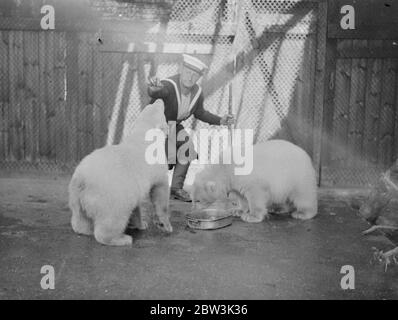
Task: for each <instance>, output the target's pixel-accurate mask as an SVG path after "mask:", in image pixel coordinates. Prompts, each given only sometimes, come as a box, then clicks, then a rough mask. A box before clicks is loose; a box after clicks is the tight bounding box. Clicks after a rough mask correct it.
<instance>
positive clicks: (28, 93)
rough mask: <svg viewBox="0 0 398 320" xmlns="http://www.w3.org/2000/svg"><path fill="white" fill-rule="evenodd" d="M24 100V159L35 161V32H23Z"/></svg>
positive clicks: (36, 41)
mask: <svg viewBox="0 0 398 320" xmlns="http://www.w3.org/2000/svg"><path fill="white" fill-rule="evenodd" d="M24 43H25V45H24V67H25V69H24V73H25V79H26V90H25V100H24V103H23V106H24V108H25V111H26V112H25V130H24V140H25V147H26V148H25V159H26V160H27V161H35V160H36V158H37V156H38V145H37V140H38V138H39V137H38V122H37V120H38V118H37V117H36V114H37V112H38V110H37V106H38V95H39V88H38V85H39V69H38V66H39V56H38V54H39V46H38V45H39V36H38V33H37V32H33V31H25V32H24Z"/></svg>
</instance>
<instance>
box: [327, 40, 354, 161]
mask: <svg viewBox="0 0 398 320" xmlns="http://www.w3.org/2000/svg"><path fill="white" fill-rule="evenodd" d="M348 48H352V40H340V41H338V42H337V50H338V51H339V50H343V49H348ZM335 79H336V80H335V109H334V115H333V145H332V157H331V159H332V161H333V166H340V165H345V161H346V159H347V135H348V118H349V104H350V90H351V59H337V62H336V77H335Z"/></svg>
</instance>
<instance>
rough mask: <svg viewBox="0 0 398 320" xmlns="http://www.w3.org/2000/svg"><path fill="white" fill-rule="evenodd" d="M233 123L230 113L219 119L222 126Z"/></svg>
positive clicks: (233, 119)
mask: <svg viewBox="0 0 398 320" xmlns="http://www.w3.org/2000/svg"><path fill="white" fill-rule="evenodd" d="M234 123H235V118H234V116H233V115H232V114H226V115H224V116H223V117H222V118H221V120H220V124H221V125H222V126H231V125H233V124H234Z"/></svg>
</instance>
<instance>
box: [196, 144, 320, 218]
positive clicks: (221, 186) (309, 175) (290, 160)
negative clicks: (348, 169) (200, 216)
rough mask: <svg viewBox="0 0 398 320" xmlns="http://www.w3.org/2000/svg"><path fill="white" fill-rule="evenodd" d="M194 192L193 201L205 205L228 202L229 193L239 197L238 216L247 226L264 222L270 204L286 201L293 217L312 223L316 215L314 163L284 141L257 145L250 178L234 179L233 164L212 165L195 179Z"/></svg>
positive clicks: (300, 150) (298, 149)
mask: <svg viewBox="0 0 398 320" xmlns="http://www.w3.org/2000/svg"><path fill="white" fill-rule="evenodd" d="M229 152H230V151H229ZM220 159H221V157H220ZM192 190H193V191H192V198H193V201H195V200H199V201H200V202H202V203H204V204H209V203H212V202H214V201H215V200H217V199H225V198H226V197H227V196H228V195H229V194H230V193H232V194H234V195H236V196H237V198H238V201H239V205H240V208H239V209H238V210H236V212H235V213H237V214H238V215H240V216H241V218H242V220H243V221H246V222H261V221H262V220H263V219H264V217H268V211H267V208H268V207H269V206H270V205H271V204H283V203H286V201H290V202H292V203H293V205H294V206H295V208H296V211H294V212H293V213H292V216H293V217H294V218H296V219H302V220H305V219H311V218H313V217H314V216H315V215H316V214H317V206H318V204H317V202H318V201H317V186H316V176H315V170H314V168H313V166H312V162H311V159H310V157H309V156H308V154H307V153H306V152H305V151H304V150H303V149H301V148H299V147H298V146H296V145H294V144H292V143H290V142H288V141H284V140H270V141H267V142H264V143H260V144H257V145H254V146H253V171H252V172H251V173H250V174H249V175H234V165H231V164H213V165H209V166H208V167H207V168H205V169H204V170H203V171H201V172H199V173H198V174H197V175H196V177H195V181H194V184H193V188H192Z"/></svg>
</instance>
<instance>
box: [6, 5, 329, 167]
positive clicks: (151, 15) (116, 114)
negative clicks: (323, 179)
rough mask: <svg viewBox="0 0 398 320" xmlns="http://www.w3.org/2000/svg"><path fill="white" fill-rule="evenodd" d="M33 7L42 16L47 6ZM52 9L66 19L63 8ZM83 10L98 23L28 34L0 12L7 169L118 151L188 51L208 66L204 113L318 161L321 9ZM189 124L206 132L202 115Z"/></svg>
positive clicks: (13, 14)
mask: <svg viewBox="0 0 398 320" xmlns="http://www.w3.org/2000/svg"><path fill="white" fill-rule="evenodd" d="M10 1H11V0H10ZM31 3H32V8H31V11H30V14H31V17H40V10H39V9H40V7H39V8H38V6H40V5H42V4H44V3H49V1H42V2H40V1H38V2H31ZM38 3H39V5H38ZM50 3H52V4H54V6H55V12H56V13H57V10H58V9H57V8H58V7H57V5H58V4H59V3H61V2H60V1H58V2H57V1H56V0H54V1H52V2H50ZM82 3H83V4H84V8H85V9H84V10H83V9H81V10H80V9H79V10H78V9H75V10H74V11H73V10H72V9H70V10H72V11H73V12H76V11H81V12H84V14H87V15H88V16H89V17H90V19H84V20H82V19H81V16H82V13H80V14H76V15H73V17H74V19H69V20H70V21H66V20H68V19H67V18H68V17H69V16H68V14H69V15H70V13H68V14H66V13H65V15H64V16H63V18H62V21H63V22H59V21H58V20H56V21H58V23H56V27H55V30H53V31H50V30H47V31H43V30H40V28H39V27H38V26H37V27H36V26H35V27H33V28H31V27H29V26H30V23H31V22H29V21H30V20H29V21H25V20H24V16H25V14H22V13H21V9H20V8H19V7H18V6H16V7H11V9H10V7H8V9H7V10H8V11H7V12H5V11H4V10H3V12H2V15H3V17H4V19H2V23H1V28H0V40H1V41H0V56H1V57H2V58H1V61H0V71H1V72H0V81H1V94H0V115H1V139H0V166H1V168H7V169H17V170H24V169H30V168H35V169H40V170H46V171H48V170H57V171H58V170H59V171H66V172H70V171H71V170H72V169H73V168H74V166H75V165H76V164H77V163H78V162H79V161H80V160H81V159H82V158H83V157H84V156H85V155H87V154H88V153H90V152H91V151H92V150H94V149H95V148H99V147H101V146H103V145H105V144H112V143H119V142H120V140H121V139H122V138H123V137H124V136H125V135H128V134H129V129H130V128H131V124H132V123H133V122H134V120H135V118H136V117H137V115H138V113H139V112H140V110H142V108H143V107H144V106H145V105H146V104H147V103H148V101H149V97H148V96H147V92H146V89H147V87H146V83H147V79H148V77H149V76H154V75H156V76H158V77H160V78H166V77H170V76H172V75H174V74H176V73H178V66H179V63H180V61H181V53H184V52H185V53H189V54H192V55H195V56H197V57H198V58H200V59H201V60H203V61H204V62H205V63H206V64H207V65H208V66H209V70H208V72H207V74H206V75H205V77H204V79H202V82H201V85H202V87H203V92H204V95H205V108H206V109H207V110H209V111H211V112H213V113H215V114H219V115H223V114H225V113H228V112H232V113H233V114H235V116H236V118H237V123H236V125H235V126H236V127H237V128H250V129H253V130H254V142H255V143H256V142H261V141H264V140H267V139H270V138H284V139H287V140H291V141H292V142H294V143H296V144H298V145H300V146H301V147H303V148H304V149H305V150H306V151H308V152H309V153H310V155H312V152H313V135H314V126H315V124H314V110H315V108H316V106H315V105H314V95H315V94H316V93H315V89H314V88H315V86H314V84H315V81H316V72H317V71H316V57H317V50H318V45H319V44H318V42H317V36H318V34H317V32H318V29H319V24H321V23H325V20H326V17H325V16H323V14H324V13H323V12H320V11H319V10H318V6H319V2H318V1H311V0H308V1H301V0H289V1H282V0H267V1H255V0H244V1H236V0H218V1H207V0H202V1H197V0H177V1H95V0H90V1H83V2H79V5H80V7H77V8H82ZM63 5H64V7H65V4H63ZM64 7H61V9H59V10H61V12H70V10H69V11H62V10H66V9H64ZM87 8H88V9H87ZM3 9H4V7H3ZM24 10H25V11H24V12H25V13H26V15H29V14H28V12H29V10H28V9H24ZM32 12H33V13H32ZM87 12H88V13H87ZM58 16H62V14H58ZM76 17H77V18H76ZM7 21H9V22H10V23H12V26H8V27H7V24H6V23H7ZM38 21H39V20H38ZM18 25H19V27H18ZM21 25H22V27H21ZM185 126H186V127H188V128H193V129H200V128H206V127H208V125H207V124H205V123H203V122H200V121H197V120H195V119H194V118H193V117H191V118H190V119H188V120H187V121H185Z"/></svg>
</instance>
